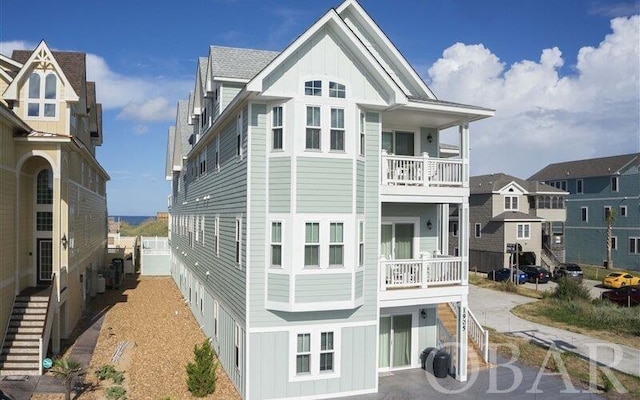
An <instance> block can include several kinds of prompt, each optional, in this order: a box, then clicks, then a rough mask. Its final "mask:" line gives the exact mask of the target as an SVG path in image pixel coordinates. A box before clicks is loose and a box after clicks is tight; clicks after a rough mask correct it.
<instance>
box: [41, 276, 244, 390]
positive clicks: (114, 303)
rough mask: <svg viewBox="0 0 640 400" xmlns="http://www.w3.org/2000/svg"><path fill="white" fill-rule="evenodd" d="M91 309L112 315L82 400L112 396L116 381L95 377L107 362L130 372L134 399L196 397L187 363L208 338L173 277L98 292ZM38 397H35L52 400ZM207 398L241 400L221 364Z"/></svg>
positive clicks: (127, 378) (127, 282)
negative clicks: (109, 391)
mask: <svg viewBox="0 0 640 400" xmlns="http://www.w3.org/2000/svg"><path fill="white" fill-rule="evenodd" d="M91 308H92V309H93V310H94V311H100V310H104V311H105V312H106V316H105V320H104V323H103V325H102V329H101V331H100V336H99V338H98V343H97V345H96V348H95V351H94V353H93V358H92V359H91V365H90V367H89V370H88V371H87V374H86V377H85V381H86V382H87V383H88V384H89V385H88V386H87V387H86V389H85V390H84V392H82V393H80V395H79V396H78V397H76V398H77V399H82V400H84V399H87V400H89V399H96V400H97V399H105V398H106V396H105V391H106V389H107V388H108V387H109V386H112V385H113V384H112V382H111V381H110V380H105V381H102V382H101V381H99V380H98V379H97V377H96V375H95V370H97V369H98V368H99V367H100V366H102V365H105V364H113V365H115V367H116V369H117V370H118V371H124V375H125V380H124V383H123V385H122V386H123V387H124V388H125V389H126V391H127V392H126V396H127V398H128V399H130V400H132V399H133V400H137V399H153V400H161V399H162V400H165V399H172V400H177V399H192V398H193V397H192V396H191V393H190V392H189V391H188V390H187V385H186V378H187V374H186V370H185V365H186V364H187V363H188V362H190V361H193V358H194V356H193V348H194V345H196V344H201V343H202V342H203V341H204V340H205V335H204V334H203V333H202V331H201V330H200V329H199V326H198V323H197V321H196V320H195V318H194V317H193V315H192V314H191V311H190V310H189V308H188V306H187V305H186V304H185V301H184V299H183V298H182V295H181V293H180V291H179V290H178V288H177V287H176V285H175V283H174V282H173V280H172V279H171V278H168V277H137V276H136V277H128V278H125V282H124V288H123V289H121V290H107V291H106V292H105V293H104V294H98V296H97V297H96V298H95V299H94V300H92V304H91ZM81 323H82V322H81ZM81 323H80V324H79V325H81ZM72 336H73V335H72ZM122 342H127V343H126V347H124V351H122V353H121V356H120V358H119V360H118V361H117V362H112V361H111V360H112V357H113V355H114V352H115V351H116V349H117V348H118V346H119V344H121V343H122ZM70 351H71V348H69V349H68V350H67V351H66V352H65V354H69V353H70ZM37 396H38V395H36V396H34V397H33V399H34V400H35V399H51V398H52V397H37ZM206 399H240V395H239V394H238V392H237V391H236V389H235V387H234V386H233V383H232V382H231V381H230V380H229V378H228V377H227V375H226V373H225V372H224V370H223V369H222V367H221V366H218V370H217V382H216V391H215V393H214V394H212V395H209V396H208V397H206Z"/></svg>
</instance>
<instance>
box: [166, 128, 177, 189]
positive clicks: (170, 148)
mask: <svg viewBox="0 0 640 400" xmlns="http://www.w3.org/2000/svg"><path fill="white" fill-rule="evenodd" d="M175 137H176V127H175V126H170V127H169V138H168V140H167V160H166V165H165V169H164V177H165V179H166V180H168V181H170V180H171V177H172V176H173V156H174V147H175V145H174V140H175Z"/></svg>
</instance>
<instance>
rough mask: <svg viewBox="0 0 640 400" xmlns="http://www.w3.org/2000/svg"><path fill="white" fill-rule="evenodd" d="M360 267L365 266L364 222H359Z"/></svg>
mask: <svg viewBox="0 0 640 400" xmlns="http://www.w3.org/2000/svg"><path fill="white" fill-rule="evenodd" d="M358 266H359V267H363V266H364V221H360V222H358Z"/></svg>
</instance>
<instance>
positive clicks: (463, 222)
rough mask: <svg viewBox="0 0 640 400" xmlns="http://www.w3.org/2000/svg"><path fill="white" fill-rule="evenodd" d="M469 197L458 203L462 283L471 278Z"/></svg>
mask: <svg viewBox="0 0 640 400" xmlns="http://www.w3.org/2000/svg"><path fill="white" fill-rule="evenodd" d="M470 231H471V227H470V226H469V199H468V198H466V197H465V198H464V200H463V202H462V204H460V205H458V253H459V256H460V258H461V260H462V283H463V284H465V285H466V284H467V283H468V280H469V233H470Z"/></svg>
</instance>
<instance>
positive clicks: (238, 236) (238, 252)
mask: <svg viewBox="0 0 640 400" xmlns="http://www.w3.org/2000/svg"><path fill="white" fill-rule="evenodd" d="M235 256H236V257H235V260H236V267H238V268H240V267H241V265H242V264H241V261H242V218H240V217H237V218H236V255H235Z"/></svg>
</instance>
